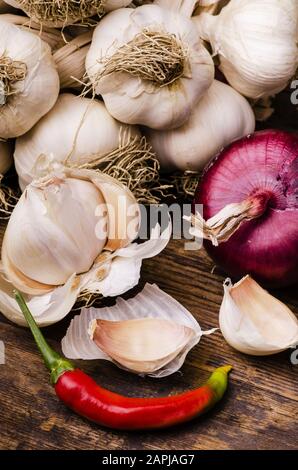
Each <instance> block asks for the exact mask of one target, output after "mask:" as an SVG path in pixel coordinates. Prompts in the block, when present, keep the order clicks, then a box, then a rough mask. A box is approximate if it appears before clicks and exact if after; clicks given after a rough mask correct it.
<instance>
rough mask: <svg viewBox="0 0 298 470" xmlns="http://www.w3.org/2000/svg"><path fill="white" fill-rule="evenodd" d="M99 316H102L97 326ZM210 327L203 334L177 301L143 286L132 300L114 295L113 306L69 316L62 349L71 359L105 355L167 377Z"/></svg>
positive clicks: (133, 368) (136, 369) (131, 367)
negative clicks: (70, 319)
mask: <svg viewBox="0 0 298 470" xmlns="http://www.w3.org/2000/svg"><path fill="white" fill-rule="evenodd" d="M97 320H104V322H103V323H102V322H99V325H100V328H99V329H98V323H97ZM94 322H95V323H94ZM94 326H95V327H96V332H95V333H94V331H95V329H94ZM101 328H103V329H102V330H101V331H100V329H101ZM213 331H214V330H212V331H208V332H205V333H203V332H202V330H201V327H200V325H199V324H198V323H197V321H196V320H195V318H194V317H193V316H192V315H191V313H190V312H189V311H188V310H186V309H185V308H184V307H183V306H182V305H181V304H179V302H177V301H176V300H175V299H173V298H172V297H171V296H169V295H168V294H166V293H165V292H163V291H162V290H160V289H159V288H158V287H157V286H156V285H152V284H146V286H145V287H144V289H143V291H142V292H140V293H139V294H137V295H136V296H135V297H134V298H132V299H129V300H127V301H126V300H123V299H122V298H118V299H117V302H116V305H115V306H114V307H105V308H101V309H95V308H90V309H82V311H81V314H80V315H78V316H76V317H75V318H74V319H73V320H72V322H71V324H70V326H69V328H68V330H67V333H66V336H65V337H64V338H63V340H62V349H63V352H64V354H65V355H66V356H67V357H69V358H73V359H88V360H90V359H106V360H110V361H112V362H116V364H117V365H118V366H120V367H123V368H125V369H129V370H130V371H133V372H136V373H142V374H148V375H150V376H152V377H165V376H167V375H170V374H172V373H174V372H176V371H177V370H178V369H180V367H181V366H182V364H183V363H184V360H185V357H186V355H187V354H188V352H189V351H190V350H191V349H192V348H193V347H194V346H195V345H196V344H197V343H198V342H199V341H200V338H201V336H202V335H203V334H209V333H211V332H213ZM90 333H91V337H92V338H93V337H94V339H95V341H96V343H95V341H93V339H91V337H90Z"/></svg>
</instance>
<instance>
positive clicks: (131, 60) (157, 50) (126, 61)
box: [94, 30, 187, 88]
mask: <svg viewBox="0 0 298 470" xmlns="http://www.w3.org/2000/svg"><path fill="white" fill-rule="evenodd" d="M186 57H187V54H186V51H185V49H184V47H183V45H182V44H181V42H180V41H179V40H178V39H177V37H176V36H175V35H174V34H169V33H166V32H160V33H158V32H153V31H148V30H144V31H142V32H141V33H139V34H137V35H136V36H135V38H134V39H133V40H132V41H130V42H128V43H127V44H124V45H123V46H121V47H120V48H119V49H118V50H117V52H115V53H114V54H113V55H112V56H111V57H107V58H106V59H104V61H103V69H102V71H101V72H100V73H99V74H98V75H97V76H96V79H95V83H94V86H95V88H96V85H97V84H98V82H99V81H100V79H101V78H103V77H105V76H107V75H110V74H112V73H114V72H126V73H129V74H130V75H134V76H137V77H140V78H142V79H144V80H149V81H151V82H154V83H156V84H157V85H159V86H160V87H163V86H167V85H169V84H171V83H173V82H175V81H176V80H178V79H179V78H180V77H181V76H182V75H183V72H184V66H185V60H186Z"/></svg>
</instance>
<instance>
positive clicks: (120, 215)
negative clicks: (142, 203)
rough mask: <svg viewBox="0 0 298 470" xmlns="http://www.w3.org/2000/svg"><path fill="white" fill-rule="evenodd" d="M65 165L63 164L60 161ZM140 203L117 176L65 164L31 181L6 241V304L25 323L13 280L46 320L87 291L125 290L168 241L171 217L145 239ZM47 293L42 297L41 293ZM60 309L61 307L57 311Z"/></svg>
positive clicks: (0, 297)
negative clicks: (145, 261) (138, 241)
mask: <svg viewBox="0 0 298 470" xmlns="http://www.w3.org/2000/svg"><path fill="white" fill-rule="evenodd" d="M56 165H57V164H56ZM139 223H140V211H139V206H138V204H137V203H136V200H135V198H134V197H133V195H132V193H131V192H130V191H129V190H128V189H127V188H126V187H124V186H123V185H122V184H120V183H119V182H118V181H117V180H115V179H114V178H111V177H109V176H107V175H105V174H102V173H100V172H98V171H94V170H79V169H76V170H75V169H69V168H65V167H61V166H60V167H59V166H57V168H56V170H55V171H53V172H52V173H51V174H50V175H49V176H47V177H45V178H41V179H40V180H38V181H35V182H32V183H31V184H30V185H28V186H27V188H26V190H25V191H24V193H23V194H22V196H21V198H20V200H19V201H18V203H17V205H16V207H15V209H14V210H13V213H12V215H11V217H10V220H9V223H8V226H7V229H6V232H5V235H4V241H3V246H2V265H1V269H0V311H1V312H2V313H3V314H4V315H5V316H6V317H8V318H9V319H11V320H12V321H15V322H16V323H19V324H24V318H22V315H21V314H20V312H19V311H18V308H17V303H16V301H15V299H14V296H13V287H16V288H18V289H19V290H20V291H21V292H22V293H24V294H27V301H28V305H29V308H31V307H32V311H33V315H35V314H36V305H39V310H40V311H39V312H38V318H37V321H38V323H39V325H40V326H44V325H48V324H51V323H55V321H58V320H60V319H61V318H63V317H64V316H65V315H67V313H69V311H70V310H71V308H72V306H73V305H74V303H75V302H76V299H77V297H78V296H79V295H80V294H81V293H87V294H91V293H92V294H100V295H102V296H105V297H107V296H116V295H121V294H123V293H124V292H126V291H127V290H129V289H131V288H132V287H134V286H135V285H136V284H137V283H138V281H139V278H140V270H141V265H142V260H143V259H144V258H150V257H151V256H155V255H157V254H158V253H159V252H160V251H162V250H163V248H164V247H165V246H166V245H167V243H168V241H169V238H170V235H171V224H170V222H169V225H168V226H167V227H166V229H165V230H164V231H163V233H160V227H159V225H158V224H157V225H156V227H155V228H154V229H153V230H152V233H151V239H149V240H148V241H146V242H144V243H141V244H138V245H136V246H135V244H133V243H132V241H133V240H134V239H135V238H136V237H137V235H138V229H139ZM37 298H38V299H39V300H36V299H37ZM55 310H56V312H55Z"/></svg>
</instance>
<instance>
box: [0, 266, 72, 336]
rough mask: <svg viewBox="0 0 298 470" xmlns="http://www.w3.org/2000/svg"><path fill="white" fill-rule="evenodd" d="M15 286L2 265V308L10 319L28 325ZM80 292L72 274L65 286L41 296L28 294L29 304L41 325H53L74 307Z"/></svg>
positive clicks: (0, 286) (0, 305) (0, 294)
mask: <svg viewBox="0 0 298 470" xmlns="http://www.w3.org/2000/svg"><path fill="white" fill-rule="evenodd" d="M13 291H14V286H13V284H11V283H10V282H8V281H7V280H6V278H5V273H4V270H3V266H2V265H0V310H1V313H2V314H3V315H4V316H5V317H6V318H8V320H10V321H12V322H14V323H16V324H17V325H21V326H28V325H27V324H26V321H25V320H24V317H23V315H22V314H21V312H20V309H19V307H18V304H17V302H16V300H15V297H14V293H13ZM78 294H79V282H78V278H77V277H76V276H75V275H72V276H71V277H70V278H69V279H68V281H67V282H66V283H65V284H64V286H61V287H57V288H55V289H53V290H52V291H51V292H47V293H44V294H43V295H39V296H33V297H31V296H26V297H27V298H26V300H27V303H28V306H29V308H30V310H31V312H32V314H33V316H34V318H35V320H36V322H37V324H38V325H39V326H41V327H43V326H48V325H52V324H53V323H57V322H58V321H60V320H62V318H64V317H65V316H66V315H67V314H68V313H69V312H70V310H71V309H72V307H73V305H74V304H75V302H76V299H77V296H78Z"/></svg>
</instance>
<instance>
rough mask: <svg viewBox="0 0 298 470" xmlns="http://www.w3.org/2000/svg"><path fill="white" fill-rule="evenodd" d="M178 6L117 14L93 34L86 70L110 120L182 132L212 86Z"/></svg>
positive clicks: (203, 53)
mask: <svg viewBox="0 0 298 470" xmlns="http://www.w3.org/2000/svg"><path fill="white" fill-rule="evenodd" d="M182 3H183V2H181V1H180V0H179V1H177V0H172V2H171V4H173V5H172V8H166V6H165V7H159V6H158V5H155V4H152V5H143V6H140V7H138V8H136V9H132V8H125V9H120V10H117V11H115V12H113V13H110V14H108V15H107V16H106V17H105V18H103V20H102V21H101V22H100V23H99V24H98V26H97V27H96V28H95V30H94V34H93V39H92V43H91V47H90V49H89V51H88V54H87V57H86V70H87V74H88V76H89V79H90V82H91V85H92V87H93V89H94V91H95V92H96V93H97V94H100V95H102V97H103V100H104V102H105V105H106V107H107V109H108V111H109V113H110V114H111V115H112V116H113V117H114V118H115V119H118V120H119V121H121V122H124V123H127V124H142V125H145V126H148V127H151V128H154V129H171V128H175V127H178V126H181V125H182V124H183V123H184V122H185V121H186V120H187V119H188V116H189V113H190V112H191V110H192V109H193V107H194V105H195V104H196V103H197V102H198V101H199V99H200V98H201V97H202V96H203V94H204V93H205V91H206V90H207V89H208V88H209V86H210V85H211V83H212V80H213V78H214V65H213V61H212V58H211V56H210V54H209V53H208V51H207V50H206V49H205V47H204V46H203V43H202V41H201V40H200V38H199V36H198V34H197V29H196V27H195V25H194V24H193V22H192V21H191V19H190V18H189V17H187V16H185V15H184V14H181V13H180V12H179V8H178V5H182ZM175 6H177V8H174V7H175ZM181 8H183V5H182V6H181ZM177 10H178V11H177ZM161 109H162V112H161V111H160V110H161Z"/></svg>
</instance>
